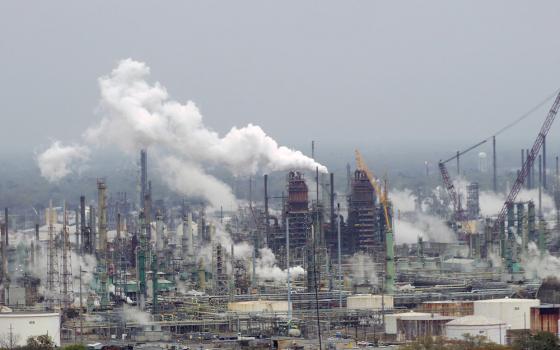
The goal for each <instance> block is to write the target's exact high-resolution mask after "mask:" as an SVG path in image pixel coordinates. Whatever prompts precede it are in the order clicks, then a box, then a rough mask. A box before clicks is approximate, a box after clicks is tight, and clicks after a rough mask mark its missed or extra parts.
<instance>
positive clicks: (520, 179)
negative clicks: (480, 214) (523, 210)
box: [492, 93, 560, 238]
mask: <svg viewBox="0 0 560 350" xmlns="http://www.w3.org/2000/svg"><path fill="white" fill-rule="evenodd" d="M559 108H560V93H558V95H557V96H556V99H555V100H554V103H553V104H552V107H551V108H550V111H549V112H548V115H547V116H546V119H545V120H544V123H543V125H542V126H541V130H540V131H539V134H538V135H537V139H536V140H535V143H534V144H533V147H532V148H531V151H530V152H529V154H528V155H527V158H526V159H525V161H524V162H523V167H522V168H521V171H520V172H519V173H518V174H517V179H516V180H515V183H514V184H513V187H512V188H511V190H510V191H509V194H508V196H507V198H506V201H505V202H504V205H503V206H502V209H501V210H500V212H499V213H498V217H497V218H496V221H494V227H493V230H492V232H493V234H494V238H496V235H498V234H499V233H500V228H501V226H502V224H503V222H504V220H505V217H506V214H507V208H508V206H509V205H512V204H513V202H514V201H515V198H516V197H517V194H518V193H519V191H520V190H521V186H522V185H523V183H524V182H525V178H526V177H527V174H528V173H529V169H530V168H531V165H532V163H533V162H534V161H535V159H536V157H537V155H538V154H539V152H540V150H541V147H542V145H543V143H544V139H545V137H546V135H547V134H548V131H549V130H550V127H551V126H552V122H554V119H555V118H556V114H557V113H558V109H559Z"/></svg>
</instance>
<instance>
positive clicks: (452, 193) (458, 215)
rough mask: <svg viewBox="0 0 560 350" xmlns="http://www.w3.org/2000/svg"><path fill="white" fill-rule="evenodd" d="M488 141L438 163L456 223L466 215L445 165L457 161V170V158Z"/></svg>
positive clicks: (483, 141)
mask: <svg viewBox="0 0 560 350" xmlns="http://www.w3.org/2000/svg"><path fill="white" fill-rule="evenodd" d="M488 140H489V139H485V140H482V141H480V142H479V143H477V144H476V145H473V146H471V147H469V148H467V149H466V150H464V151H461V152H459V151H457V154H455V155H454V156H453V157H451V158H449V159H447V160H444V161H441V160H440V161H439V163H438V167H439V172H440V173H441V178H442V179H443V184H444V186H445V189H446V190H447V193H448V194H449V197H450V198H451V203H452V204H453V212H454V214H455V220H456V221H465V220H466V219H467V218H466V215H465V211H464V210H463V208H462V206H461V200H460V199H459V195H458V194H457V191H456V190H455V185H453V181H451V177H450V176H449V172H447V167H446V166H445V164H446V163H448V162H450V161H452V160H454V159H457V169H459V157H461V156H462V155H463V154H465V153H467V152H469V151H472V150H473V149H475V148H477V147H478V146H481V145H483V144H485V143H486V141H488Z"/></svg>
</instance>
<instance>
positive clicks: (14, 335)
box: [0, 312, 60, 346]
mask: <svg viewBox="0 0 560 350" xmlns="http://www.w3.org/2000/svg"><path fill="white" fill-rule="evenodd" d="M45 334H46V335H48V336H50V337H51V338H52V340H53V342H54V343H55V345H56V346H60V315H59V314H58V313H47V312H6V313H0V337H2V340H4V341H10V338H11V340H12V341H13V343H14V345H17V346H21V345H25V344H27V338H29V337H36V336H39V335H45Z"/></svg>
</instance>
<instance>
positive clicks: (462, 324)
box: [445, 315, 507, 345]
mask: <svg viewBox="0 0 560 350" xmlns="http://www.w3.org/2000/svg"><path fill="white" fill-rule="evenodd" d="M506 333H507V325H506V323H505V322H504V321H500V320H497V319H495V318H490V317H486V316H475V315H470V316H464V317H460V318H457V319H455V320H453V321H450V322H448V323H447V324H446V325H445V336H446V337H447V338H449V339H459V340H461V339H463V338H464V335H465V334H469V335H472V336H483V337H486V338H488V340H489V341H491V342H494V343H496V344H502V345H504V344H506Z"/></svg>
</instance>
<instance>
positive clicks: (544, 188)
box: [542, 135, 546, 191]
mask: <svg viewBox="0 0 560 350" xmlns="http://www.w3.org/2000/svg"><path fill="white" fill-rule="evenodd" d="M542 187H543V190H545V191H546V135H544V136H543V144H542Z"/></svg>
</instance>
